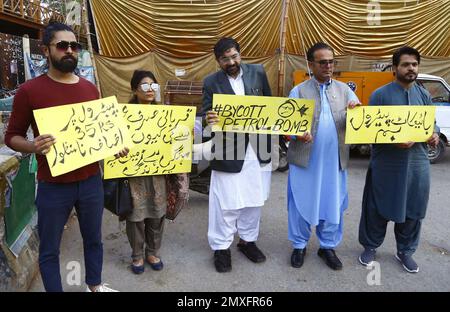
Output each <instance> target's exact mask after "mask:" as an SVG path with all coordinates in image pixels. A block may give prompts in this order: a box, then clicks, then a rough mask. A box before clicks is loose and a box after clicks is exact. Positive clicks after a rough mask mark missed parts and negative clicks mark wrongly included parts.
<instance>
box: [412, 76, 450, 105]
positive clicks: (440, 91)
mask: <svg viewBox="0 0 450 312" xmlns="http://www.w3.org/2000/svg"><path fill="white" fill-rule="evenodd" d="M419 83H420V85H422V86H423V87H424V88H425V89H427V90H428V92H430V94H431V98H432V99H433V103H435V104H437V105H439V104H440V105H450V103H449V102H450V92H449V91H448V90H447V89H446V88H445V86H444V84H443V83H442V82H440V81H426V80H420V81H419Z"/></svg>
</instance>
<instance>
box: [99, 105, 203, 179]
mask: <svg viewBox="0 0 450 312" xmlns="http://www.w3.org/2000/svg"><path fill="white" fill-rule="evenodd" d="M120 106H121V108H120V114H121V117H122V118H123V120H124V121H125V123H126V127H127V128H128V130H129V131H130V135H131V140H132V142H133V144H134V146H133V148H132V149H130V152H129V153H128V155H127V156H126V157H123V158H117V159H115V158H108V159H105V162H104V166H105V170H104V178H105V179H110V178H119V177H137V176H149V175H159V174H172V173H183V172H191V166H192V143H193V131H194V123H195V111H196V108H195V107H193V106H175V105H170V106H169V105H142V104H120Z"/></svg>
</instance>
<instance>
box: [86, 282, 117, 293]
mask: <svg viewBox="0 0 450 312" xmlns="http://www.w3.org/2000/svg"><path fill="white" fill-rule="evenodd" d="M106 285H108V284H101V285H100V286H98V287H97V289H96V290H95V292H119V291H118V290H115V289H112V288H109V287H107V286H106ZM86 292H93V291H92V290H91V289H90V288H89V287H86Z"/></svg>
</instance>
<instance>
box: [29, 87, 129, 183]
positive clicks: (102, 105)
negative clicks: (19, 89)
mask: <svg viewBox="0 0 450 312" xmlns="http://www.w3.org/2000/svg"><path fill="white" fill-rule="evenodd" d="M33 113H34V118H35V120H36V124H37V127H38V129H39V133H40V134H51V135H53V136H54V137H55V138H56V143H55V144H54V145H53V147H52V148H51V150H50V151H49V152H48V153H47V154H46V157H47V161H48V165H49V167H50V172H51V174H52V176H54V177H56V176H59V175H61V174H64V173H67V172H70V171H73V170H75V169H78V168H80V167H83V166H86V165H88V164H90V163H93V162H95V161H98V160H101V159H104V158H106V157H109V156H111V155H114V154H116V153H118V152H119V151H120V150H122V149H123V148H124V147H125V146H126V147H130V146H131V144H130V138H129V134H128V131H127V129H126V127H125V123H124V122H123V120H122V118H121V117H120V111H119V104H118V103H117V99H116V97H115V96H111V97H107V98H103V99H100V100H95V101H89V102H84V103H78V104H70V105H61V106H55V107H50V108H43V109H38V110H35V111H33Z"/></svg>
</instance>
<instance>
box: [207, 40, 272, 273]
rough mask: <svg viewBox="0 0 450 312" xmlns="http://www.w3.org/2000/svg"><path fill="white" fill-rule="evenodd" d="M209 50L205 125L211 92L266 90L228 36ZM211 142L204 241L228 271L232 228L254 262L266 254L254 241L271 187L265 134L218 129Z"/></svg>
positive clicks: (260, 74) (212, 115) (261, 74)
mask: <svg viewBox="0 0 450 312" xmlns="http://www.w3.org/2000/svg"><path fill="white" fill-rule="evenodd" d="M214 54H215V56H216V60H217V62H218V64H219V66H220V68H221V70H220V71H218V72H216V73H214V74H211V75H209V76H208V77H206V78H205V80H204V83H203V107H202V115H203V116H206V122H207V123H208V124H209V125H213V124H214V123H216V122H218V117H217V113H216V112H213V111H211V107H212V98H213V94H236V95H264V96H270V95H271V90H270V86H269V82H268V80H267V76H266V72H265V71H264V68H263V66H262V65H259V64H258V65H250V64H244V63H242V62H241V58H240V46H239V44H238V43H237V42H236V41H235V40H234V39H233V38H222V39H220V40H219V41H218V42H217V43H216V45H215V46H214ZM255 141H256V142H255ZM213 144H214V145H213V149H214V155H215V156H214V159H213V160H211V169H212V170H211V182H210V183H211V185H210V191H209V223H208V241H209V244H210V246H211V249H212V250H214V265H215V267H216V270H217V271H218V272H228V271H231V268H232V266H231V251H230V245H231V244H232V243H233V238H234V234H235V233H236V232H238V234H239V237H240V240H239V243H238V245H237V247H238V249H239V250H240V251H241V252H242V253H243V254H244V255H245V256H246V257H247V258H248V259H250V260H251V261H253V262H255V263H260V262H264V261H265V260H266V256H265V255H264V254H263V253H262V252H261V250H260V249H259V248H258V247H257V246H256V244H255V242H256V240H257V239H258V234H259V223H260V218H261V207H262V206H263V205H264V202H265V201H266V200H267V198H268V197H269V190H270V180H271V164H270V136H266V135H264V136H249V135H248V134H245V135H244V134H236V133H235V134H233V133H222V132H217V133H214V138H213Z"/></svg>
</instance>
